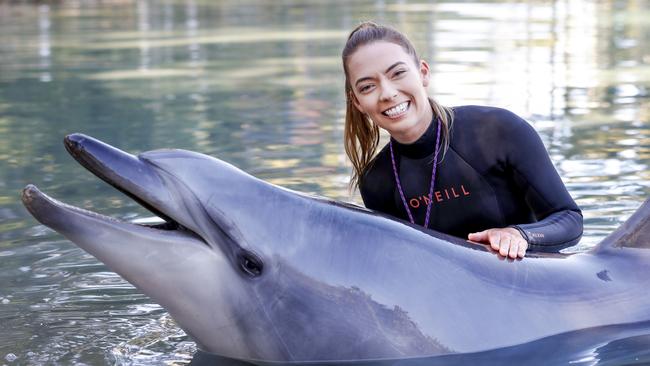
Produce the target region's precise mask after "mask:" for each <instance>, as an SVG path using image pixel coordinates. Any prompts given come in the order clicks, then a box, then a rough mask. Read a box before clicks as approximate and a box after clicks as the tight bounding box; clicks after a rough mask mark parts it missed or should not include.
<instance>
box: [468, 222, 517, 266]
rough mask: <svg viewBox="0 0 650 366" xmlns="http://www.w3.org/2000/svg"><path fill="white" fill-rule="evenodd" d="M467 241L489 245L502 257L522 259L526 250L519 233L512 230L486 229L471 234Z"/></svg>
mask: <svg viewBox="0 0 650 366" xmlns="http://www.w3.org/2000/svg"><path fill="white" fill-rule="evenodd" d="M467 238H468V239H469V240H472V241H476V242H482V243H486V244H490V247H491V248H492V249H494V250H495V251H497V252H499V255H501V256H503V257H510V258H512V259H516V258H517V257H519V258H523V257H524V256H525V255H526V250H527V249H528V243H527V242H526V240H525V239H524V238H523V237H522V236H521V234H520V233H519V231H517V230H516V229H513V228H501V229H488V230H483V231H480V232H477V233H471V234H469V235H468V237H467Z"/></svg>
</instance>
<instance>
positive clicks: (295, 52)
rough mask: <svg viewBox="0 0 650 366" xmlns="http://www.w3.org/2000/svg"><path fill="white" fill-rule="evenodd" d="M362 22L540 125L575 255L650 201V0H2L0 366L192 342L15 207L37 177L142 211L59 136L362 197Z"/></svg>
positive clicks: (172, 348) (73, 197)
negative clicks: (348, 53) (343, 59)
mask: <svg viewBox="0 0 650 366" xmlns="http://www.w3.org/2000/svg"><path fill="white" fill-rule="evenodd" d="M365 19H375V20H378V21H385V22H390V23H392V24H394V25H396V26H397V27H398V28H399V29H401V30H403V31H405V32H407V33H408V34H409V35H410V36H411V38H412V39H413V41H414V43H415V44H416V47H417V48H418V50H419V51H420V53H421V54H422V57H423V58H426V59H427V60H429V61H430V64H431V65H432V71H433V78H432V81H433V86H432V87H431V92H432V93H433V94H434V95H435V97H436V98H437V99H438V100H439V101H440V102H442V103H443V104H447V105H460V104H487V105H494V106H500V107H504V108H508V109H510V110H512V111H514V112H516V113H518V114H520V115H521V116H523V117H525V118H527V119H529V120H531V121H532V123H533V125H534V126H535V128H536V129H537V131H538V132H539V133H540V135H541V136H542V139H543V141H544V143H545V144H546V146H547V148H548V150H549V152H550V154H551V157H552V159H553V161H554V163H555V164H556V167H557V169H558V171H559V172H560V174H561V175H562V177H563V179H564V180H565V183H566V185H567V187H568V189H569V191H570V192H571V194H572V196H573V197H574V198H575V199H576V201H577V203H578V204H579V205H580V206H581V207H582V209H583V212H584V216H585V236H584V238H583V240H582V241H581V243H580V244H579V245H578V246H577V247H574V248H572V249H571V250H573V251H584V250H588V249H589V248H590V247H593V246H594V245H595V244H596V243H598V242H599V241H600V240H601V239H602V238H603V237H604V236H605V235H607V234H608V233H609V232H611V231H612V230H613V229H614V228H616V227H618V225H619V224H620V223H622V222H623V221H624V220H625V219H626V218H627V217H628V216H629V215H630V214H631V213H632V212H633V211H634V209H635V208H636V207H637V206H638V205H639V204H640V203H641V202H642V201H643V200H644V199H645V198H646V197H648V195H649V193H650V170H649V169H648V166H649V164H650V95H649V90H650V42H649V39H648V38H649V37H650V21H649V19H650V2H649V1H648V0H636V1H629V2H627V1H587V0H565V1H555V2H552V1H528V2H515V1H509V2H508V1H506V2H496V1H482V2H471V1H469V2H448V1H441V2H428V3H416V2H410V1H409V2H407V1H355V2H354V3H353V4H348V2H343V1H341V2H337V3H336V4H335V5H332V4H331V2H329V1H317V0H313V1H306V0H295V1H290V0H287V1H278V2H262V3H258V2H255V1H251V0H237V1H218V2H208V1H180V0H179V1H156V2H154V1H115V2H113V3H111V2H101V3H100V2H96V1H88V2H80V1H61V2H53V3H52V4H14V5H12V4H6V3H3V2H0V283H1V285H0V328H1V329H2V332H0V364H39V363H50V364H70V363H78V364H111V363H118V364H151V363H166V364H186V363H188V362H189V361H190V360H191V358H192V354H193V353H194V351H195V345H194V344H193V343H192V342H191V340H190V339H189V338H188V337H186V336H185V335H184V333H183V332H182V331H180V330H179V329H178V328H177V327H176V326H175V325H174V324H173V321H172V320H171V319H170V318H169V316H168V315H166V313H165V312H164V310H162V309H161V308H160V307H159V306H158V305H156V304H154V303H152V302H151V300H149V299H148V298H147V297H145V296H143V295H141V294H140V293H139V292H138V291H136V290H135V289H134V288H133V287H132V286H131V285H129V284H128V283H126V282H125V281H123V280H122V279H120V278H119V277H118V276H116V275H115V274H113V273H112V272H110V271H108V270H107V269H106V267H104V266H103V265H101V264H99V263H98V262H97V261H96V260H95V259H94V258H92V257H90V256H89V255H87V254H85V253H84V252H82V251H81V250H80V249H78V248H77V247H75V246H74V245H73V244H71V243H70V242H68V241H66V240H64V239H62V238H61V237H60V236H59V235H57V234H55V233H53V232H52V231H50V230H49V229H46V228H44V227H43V226H40V225H37V223H36V222H35V221H34V220H33V219H32V218H31V217H30V216H29V215H28V214H27V212H26V211H25V210H24V209H23V207H22V205H21V204H20V202H19V192H20V189H21V188H22V187H23V186H24V185H26V184H27V183H34V184H37V185H38V186H39V187H40V188H41V189H43V190H44V191H45V192H47V193H48V194H51V195H52V196H54V197H56V198H58V199H61V200H63V201H65V202H68V203H71V204H74V205H78V206H82V207H86V208H89V209H92V210H94V211H98V212H101V213H104V214H108V215H111V216H115V217H118V218H121V219H127V220H134V219H140V218H143V217H148V216H150V214H149V213H147V212H146V211H145V210H143V209H142V208H140V207H139V206H138V205H137V204H135V203H134V202H132V201H131V200H130V199H128V198H125V197H124V196H123V195H121V194H119V193H118V192H116V191H114V190H113V189H112V188H110V187H108V186H107V185H106V184H104V183H102V182H100V181H99V180H98V179H96V178H94V177H93V176H91V175H90V174H89V173H87V172H86V171H85V170H84V169H83V168H81V167H80V166H78V165H77V164H76V163H75V162H74V161H73V160H72V159H70V158H69V157H68V156H67V153H66V152H65V150H64V149H63V146H62V144H61V139H62V137H63V136H64V135H65V134H66V133H70V132H83V133H86V134H89V135H92V136H95V137H97V138H100V139H102V140H105V141H107V142H110V143H112V144H114V145H117V146H119V147H120V148H122V149H125V150H127V151H131V152H139V151H144V150H149V149H153V148H159V147H178V148H185V149H190V150H196V151H200V152H203V153H207V154H211V155H215V156H218V157H220V158H222V159H224V160H226V161H229V162H232V163H234V164H235V165H237V166H239V167H241V168H242V169H244V170H246V171H248V172H250V173H252V174H254V175H256V176H258V177H260V178H262V179H265V180H267V181H270V182H272V183H275V184H280V185H283V186H286V187H289V188H292V189H296V190H300V191H305V192H312V193H317V194H321V195H325V196H329V197H333V198H336V199H341V200H349V201H356V202H360V199H359V196H358V194H357V193H354V194H349V192H348V190H347V181H348V174H349V170H350V167H349V164H348V163H347V162H346V159H345V155H344V150H343V145H342V135H343V114H344V108H345V104H344V99H343V94H342V90H343V78H342V72H341V66H340V61H339V52H340V49H341V47H342V45H343V42H344V39H345V37H346V35H347V33H348V32H349V30H350V29H352V28H353V26H354V25H355V24H357V22H358V21H360V20H365ZM621 311H624V309H621ZM622 362H623V361H622Z"/></svg>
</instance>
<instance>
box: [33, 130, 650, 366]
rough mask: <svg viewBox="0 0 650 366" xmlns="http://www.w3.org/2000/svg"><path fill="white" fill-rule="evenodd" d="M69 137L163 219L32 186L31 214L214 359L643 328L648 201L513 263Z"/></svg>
mask: <svg viewBox="0 0 650 366" xmlns="http://www.w3.org/2000/svg"><path fill="white" fill-rule="evenodd" d="M64 144H65V147H66V148H67V150H68V151H69V152H70V154H71V155H72V156H73V157H74V158H75V159H76V160H77V161H78V162H79V163H80V164H81V165H83V166H84V167H85V168H86V169H88V170H89V171H91V172H92V173H94V174H95V175H97V176H98V177H99V178H101V179H103V180H104V181H106V182H107V183H109V184H110V185H112V186H114V187H115V188H117V189H118V190H120V191H122V192H124V193H125V194H127V195H128V196H129V197H131V198H133V199H134V200H136V201H137V202H139V203H140V204H142V205H143V206H144V207H146V208H147V209H149V210H151V212H153V213H154V214H156V215H158V216H159V217H161V218H163V219H164V220H165V223H164V224H162V225H157V226H142V225H136V224H133V223H129V222H124V221H119V220H117V219H114V218H111V217H107V216H103V215H101V214H98V213H94V212H90V211H87V210H84V209H81V208H76V207H73V206H70V205H67V204H64V203H62V202H59V201H57V200H55V199H53V198H50V197H48V196H47V195H45V194H44V193H42V192H41V191H40V190H39V189H38V188H36V187H35V186H33V185H28V186H27V187H25V188H24V190H23V192H22V200H23V203H24V205H25V206H26V208H27V209H28V210H29V212H30V213H31V214H32V215H33V216H34V217H35V218H36V219H37V220H38V221H39V222H41V223H42V224H44V225H46V226H48V227H50V228H52V229H53V230H55V231H57V232H59V233H60V234H62V235H63V236H65V237H66V238H68V239H69V240H70V241H72V242H74V243H75V244H77V245H78V246H79V247H81V248H82V249H83V250H85V251H87V252H88V253H90V254H92V255H93V256H95V257H96V258H97V259H99V260H100V261H102V262H103V263H105V264H106V265H107V266H108V267H109V268H110V269H112V270H113V271H115V272H116V273H117V274H119V275H120V276H122V277H123V278H124V279H126V280H127V281H129V282H130V283H132V284H133V285H134V286H135V287H137V288H138V289H140V290H141V291H142V292H143V293H145V294H146V295H148V296H150V297H151V298H152V299H153V300H154V301H156V302H158V303H159V304H160V305H161V306H163V307H164V308H165V309H166V310H167V311H168V312H169V314H170V315H171V316H172V317H173V318H174V319H175V321H176V322H177V324H178V325H179V326H180V327H181V328H182V329H183V330H184V331H185V332H186V333H187V334H188V335H189V336H190V337H191V338H192V339H194V340H195V341H196V343H197V347H198V348H199V349H200V350H202V351H205V352H209V353H212V354H216V355H221V356H223V357H228V358H232V359H236V360H243V361H246V362H249V363H251V364H267V363H268V362H289V363H300V362H347V361H351V362H357V361H360V362H367V361H372V360H376V361H378V362H379V361H381V360H400V359H410V358H418V357H431V356H436V355H450V354H460V353H472V352H473V353H476V352H487V351H489V350H494V349H500V348H508V347H513V346H516V345H521V344H526V343H529V342H534V341H536V340H542V339H545V338H548V337H551V336H553V335H558V334H571V332H577V331H580V330H582V329H589V328H599V327H609V326H614V327H616V326H620V325H622V324H648V323H647V322H648V321H650V291H648V289H649V288H650V250H649V249H650V200H647V201H646V202H645V203H644V204H643V205H642V206H641V207H640V208H639V209H638V210H637V212H636V213H634V214H633V215H632V216H631V217H630V218H629V219H628V220H627V221H626V222H625V223H624V224H623V225H622V226H621V227H620V228H619V229H617V230H616V231H615V232H613V233H612V234H611V235H609V236H608V237H607V238H605V239H604V240H603V241H602V242H601V243H600V244H599V245H598V246H597V247H595V248H594V249H593V250H590V251H588V252H584V253H577V254H560V253H529V254H528V255H527V256H526V257H525V258H524V259H523V260H508V259H504V258H501V257H499V256H498V255H497V254H495V253H494V252H492V251H491V250H490V249H489V248H488V247H487V246H485V245H480V244H476V243H471V242H468V241H466V240H463V239H460V238H455V237H452V236H448V235H445V234H441V233H438V232H435V231H432V230H428V229H424V228H422V227H418V226H415V225H411V224H410V223H407V222H405V221H402V220H399V219H395V218H392V217H389V216H386V215H382V214H380V213H376V212H372V211H370V210H367V209H364V208H361V207H358V206H355V205H352V204H347V203H342V202H337V201H333V200H329V199H326V198H321V197H312V196H308V195H305V194H301V193H298V192H294V191H291V190H288V189H284V188H281V187H278V186H275V185H272V184H269V183H267V182H264V181H262V180H260V179H257V178H254V177H252V176H251V175H249V174H247V173H245V172H243V171H241V170H239V169H238V168H236V167H234V166H232V165H230V164H228V163H226V162H224V161H221V160H218V159H216V158H213V157H209V156H206V155H203V154H199V153H196V152H190V151H184V150H172V149H165V150H155V151H149V152H144V153H141V154H139V155H137V156H136V155H131V154H129V153H126V152H124V151H121V150H119V149H117V148H115V147H112V146H110V145H108V144H105V143H103V142H101V141H99V140H96V139H94V138H92V137H89V136H85V135H82V134H72V135H69V136H67V137H66V138H65V140H64ZM382 362H383V361H382Z"/></svg>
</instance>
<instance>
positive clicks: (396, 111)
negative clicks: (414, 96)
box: [383, 102, 409, 117]
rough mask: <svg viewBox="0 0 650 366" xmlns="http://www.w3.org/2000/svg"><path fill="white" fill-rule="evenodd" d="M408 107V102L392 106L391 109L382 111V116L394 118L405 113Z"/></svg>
mask: <svg viewBox="0 0 650 366" xmlns="http://www.w3.org/2000/svg"><path fill="white" fill-rule="evenodd" d="M408 106H409V102H404V103H401V104H398V105H396V106H394V107H393V108H391V109H388V110H386V111H384V112H383V114H384V115H386V116H388V117H395V116H398V115H400V114H401V113H404V112H406V109H407V108H408Z"/></svg>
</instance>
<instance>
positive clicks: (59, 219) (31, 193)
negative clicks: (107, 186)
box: [21, 184, 208, 246]
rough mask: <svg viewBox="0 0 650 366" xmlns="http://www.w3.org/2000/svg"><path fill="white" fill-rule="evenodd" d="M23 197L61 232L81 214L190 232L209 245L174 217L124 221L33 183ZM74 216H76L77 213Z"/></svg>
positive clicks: (41, 218)
mask: <svg viewBox="0 0 650 366" xmlns="http://www.w3.org/2000/svg"><path fill="white" fill-rule="evenodd" d="M21 199H22V201H23V204H24V205H25V207H26V208H27V210H28V211H29V212H30V213H31V214H32V216H34V218H36V219H37V220H38V221H39V222H40V223H42V224H43V225H45V226H48V227H51V228H52V229H54V230H56V231H60V232H65V231H66V230H65V227H69V226H71V225H72V223H73V222H74V221H75V220H79V217H83V218H88V219H91V220H93V221H94V222H103V223H109V224H113V225H117V226H128V227H132V228H133V227H137V228H139V229H144V230H154V231H158V232H160V231H165V232H175V233H176V234H178V235H182V236H189V237H192V238H193V239H196V240H198V241H200V242H201V243H203V244H204V245H206V246H208V244H207V243H206V242H205V240H203V238H201V236H200V235H198V234H196V233H195V232H193V231H192V230H189V229H187V228H185V227H183V226H182V225H180V224H179V223H177V222H175V221H173V220H170V221H161V222H158V221H156V222H137V221H136V222H133V221H124V220H120V219H118V218H115V217H111V216H107V215H103V214H100V213H97V212H94V211H90V210H87V209H84V208H81V207H76V206H73V205H70V204H67V203H65V202H61V201H59V200H57V199H54V198H52V197H50V196H48V195H47V194H45V193H43V192H42V191H41V190H40V189H38V187H36V186H35V185H33V184H29V185H27V186H26V187H25V188H23V191H22V196H21ZM73 216H76V218H75V217H73Z"/></svg>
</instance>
